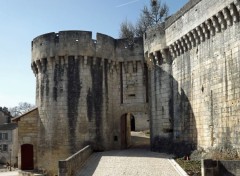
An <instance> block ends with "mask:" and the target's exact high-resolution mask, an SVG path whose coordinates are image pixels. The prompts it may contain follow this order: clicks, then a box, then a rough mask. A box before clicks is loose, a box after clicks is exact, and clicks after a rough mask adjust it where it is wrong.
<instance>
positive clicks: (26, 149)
mask: <svg viewBox="0 0 240 176" xmlns="http://www.w3.org/2000/svg"><path fill="white" fill-rule="evenodd" d="M33 168H34V167H33V145H31V144H23V145H22V146H21V169H22V170H33Z"/></svg>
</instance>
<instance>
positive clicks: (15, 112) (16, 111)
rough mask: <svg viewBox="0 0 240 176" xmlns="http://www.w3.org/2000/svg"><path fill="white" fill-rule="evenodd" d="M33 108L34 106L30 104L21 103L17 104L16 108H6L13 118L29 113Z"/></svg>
mask: <svg viewBox="0 0 240 176" xmlns="http://www.w3.org/2000/svg"><path fill="white" fill-rule="evenodd" d="M34 107H35V106H34V105H32V104H30V103H27V102H21V103H19V104H18V106H14V107H11V108H8V110H9V112H10V113H11V115H12V116H13V117H17V116H20V115H22V114H24V113H25V112H28V111H30V110H31V109H33V108H34Z"/></svg>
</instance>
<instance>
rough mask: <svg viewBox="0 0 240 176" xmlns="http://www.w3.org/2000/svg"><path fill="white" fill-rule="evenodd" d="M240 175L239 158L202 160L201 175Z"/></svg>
mask: <svg viewBox="0 0 240 176" xmlns="http://www.w3.org/2000/svg"><path fill="white" fill-rule="evenodd" d="M224 175H229V176H234V175H240V160H239V161H237V160H229V161H223V160H222V161H215V160H211V159H208V160H202V176H224Z"/></svg>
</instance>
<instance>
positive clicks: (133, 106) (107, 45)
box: [18, 0, 240, 175]
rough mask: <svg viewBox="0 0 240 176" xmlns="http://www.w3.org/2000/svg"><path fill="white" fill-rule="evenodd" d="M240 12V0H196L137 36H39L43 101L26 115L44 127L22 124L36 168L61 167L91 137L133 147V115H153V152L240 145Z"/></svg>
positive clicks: (96, 144) (141, 122)
mask: <svg viewBox="0 0 240 176" xmlns="http://www.w3.org/2000/svg"><path fill="white" fill-rule="evenodd" d="M239 10H240V1H239V0H190V1H189V2H188V3H187V4H186V5H185V6H184V7H183V8H182V9H181V10H179V11H178V12H177V13H176V14H174V15H172V16H171V17H170V18H169V19H168V20H167V21H166V22H165V23H164V24H160V25H158V26H155V27H153V28H151V29H149V30H148V31H147V32H146V34H145V35H144V37H143V38H144V39H143V40H142V39H141V38H137V39H135V41H134V44H129V43H128V42H127V40H124V39H113V38H112V37H110V36H107V35H103V34H97V36H96V40H93V39H92V33H91V32H87V31H61V32H59V33H48V34H44V35H41V36H38V37H36V38H35V39H34V40H33V41H32V69H33V72H34V74H35V76H36V105H37V107H38V109H37V110H34V111H33V112H31V113H34V114H32V115H31V113H30V114H29V116H27V117H21V118H20V121H18V125H19V130H21V129H23V128H24V129H25V127H26V126H28V125H30V126H31V127H32V128H34V130H33V131H34V133H32V132H31V130H29V131H28V130H26V131H24V130H22V132H19V142H20V143H19V145H21V147H23V148H24V145H31V146H29V150H31V152H32V153H33V156H34V157H33V162H32V163H33V165H32V167H33V168H36V169H37V168H43V169H46V170H47V172H48V174H49V175H54V174H56V173H57V161H58V160H61V159H65V158H67V157H69V156H70V155H72V154H74V153H75V152H77V151H78V150H80V149H81V148H83V147H84V146H85V145H87V144H91V145H92V146H93V148H94V150H97V151H99V150H109V149H120V148H126V147H127V146H128V145H129V130H130V124H131V119H132V123H135V127H136V129H137V130H139V129H147V128H148V120H149V121H150V133H151V148H152V150H158V151H159V150H160V151H161V150H162V151H165V150H174V149H175V148H176V146H177V147H178V148H177V149H178V150H179V151H181V150H182V151H183V152H189V151H190V150H193V149H197V148H204V149H207V148H209V147H225V148H226V147H227V148H229V147H234V148H236V149H240V143H239V130H240V128H239V121H240V118H239V113H240V111H239V109H240V107H239V102H240V100H239V98H240V86H239V85H240V84H239V83H238V82H239V80H240V79H239V78H240V72H239V68H240V67H239V62H240V61H239V59H240V42H239V41H240V32H239V31H240V30H239V28H240V25H239V24H240V23H239V21H240V14H239ZM24 119H25V120H24ZM28 119H29V120H30V122H31V123H28V121H29V120H28ZM19 147H20V146H19ZM23 148H21V150H22V149H23ZM19 155H21V152H19ZM20 157H21V156H19V158H20ZM22 158H23V157H22Z"/></svg>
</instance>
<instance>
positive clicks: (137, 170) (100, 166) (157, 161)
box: [77, 149, 179, 176]
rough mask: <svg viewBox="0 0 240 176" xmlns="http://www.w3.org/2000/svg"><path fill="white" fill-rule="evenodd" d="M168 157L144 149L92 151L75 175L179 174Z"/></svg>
mask: <svg viewBox="0 0 240 176" xmlns="http://www.w3.org/2000/svg"><path fill="white" fill-rule="evenodd" d="M169 158H170V157H169V156H168V155H166V154H160V153H154V152H150V151H149V150H146V149H129V150H117V151H108V152H100V153H94V154H93V155H92V156H91V157H90V158H89V160H88V161H87V162H86V163H85V165H84V166H83V169H82V170H81V171H80V172H78V173H77V176H91V175H94V176H123V175H124V176H179V173H178V172H177V171H176V170H175V169H174V167H173V166H172V164H171V163H170V161H169Z"/></svg>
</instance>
